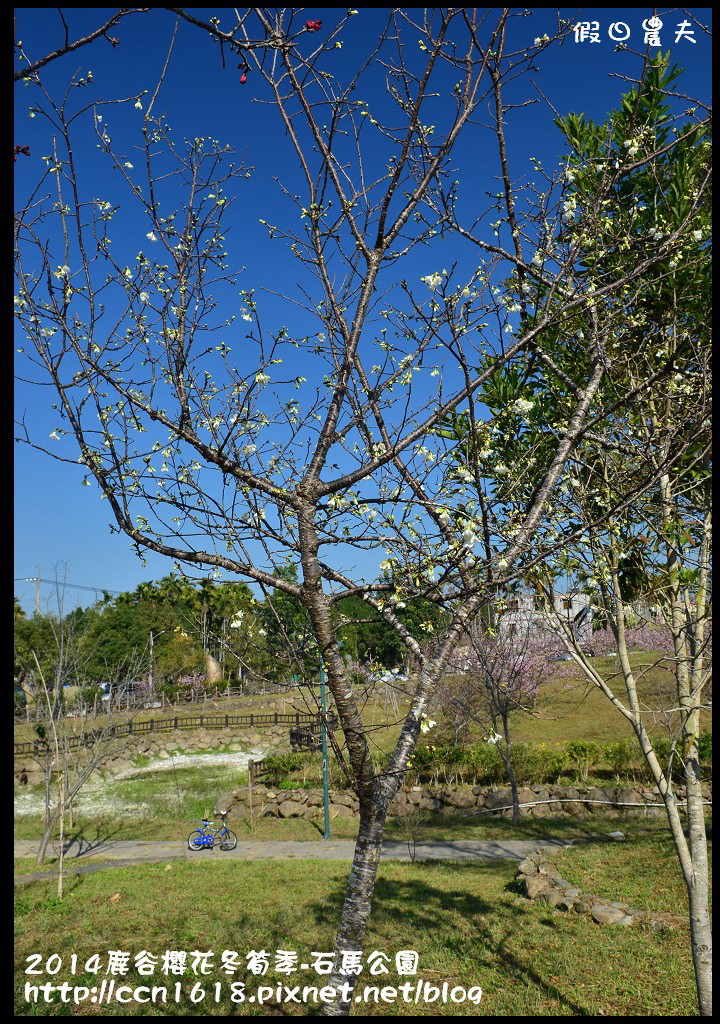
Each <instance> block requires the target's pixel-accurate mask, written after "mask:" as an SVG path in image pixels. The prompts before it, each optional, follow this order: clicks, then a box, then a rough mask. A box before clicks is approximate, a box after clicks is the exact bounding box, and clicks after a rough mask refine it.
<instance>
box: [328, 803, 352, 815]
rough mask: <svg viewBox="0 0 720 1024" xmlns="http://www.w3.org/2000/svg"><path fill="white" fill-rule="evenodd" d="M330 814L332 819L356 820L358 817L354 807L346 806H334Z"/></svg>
mask: <svg viewBox="0 0 720 1024" xmlns="http://www.w3.org/2000/svg"><path fill="white" fill-rule="evenodd" d="M333 811H334V812H335V813H334V814H333ZM330 814H331V817H335V818H354V817H355V816H356V815H355V811H354V810H353V809H352V807H346V806H345V804H332V805H331V807H330Z"/></svg>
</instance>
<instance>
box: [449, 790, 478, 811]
mask: <svg viewBox="0 0 720 1024" xmlns="http://www.w3.org/2000/svg"><path fill="white" fill-rule="evenodd" d="M476 801H477V798H476V797H475V794H474V793H473V792H472V790H470V789H458V790H455V792H454V793H453V792H451V793H449V794H448V795H447V796H446V797H445V803H447V804H449V805H450V806H451V807H475V806H477V803H476Z"/></svg>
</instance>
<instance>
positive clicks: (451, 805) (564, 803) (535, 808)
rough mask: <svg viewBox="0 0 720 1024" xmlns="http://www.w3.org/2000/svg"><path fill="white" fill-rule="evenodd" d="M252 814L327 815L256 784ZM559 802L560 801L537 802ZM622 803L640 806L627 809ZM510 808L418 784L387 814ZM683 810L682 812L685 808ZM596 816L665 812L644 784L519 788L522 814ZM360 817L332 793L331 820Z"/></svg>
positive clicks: (484, 790)
mask: <svg viewBox="0 0 720 1024" xmlns="http://www.w3.org/2000/svg"><path fill="white" fill-rule="evenodd" d="M676 794H677V796H678V798H679V800H680V801H681V800H682V798H683V797H684V789H683V787H682V786H678V787H677V789H676ZM703 794H704V795H705V797H706V799H708V800H709V799H711V791H710V788H709V787H706V786H703ZM252 796H253V813H254V814H255V815H270V816H273V817H279V818H314V817H316V816H318V815H321V814H322V813H323V808H322V803H323V797H322V789H277V788H272V787H270V786H264V785H255V786H254V787H253V791H252ZM544 800H557V801H558V802H557V803H550V804H548V803H538V802H537V801H544ZM623 804H631V805H640V806H630V807H623V806H622V805H623ZM508 805H512V796H511V793H510V790H509V789H502V788H499V787H498V786H473V787H472V788H470V787H467V788H462V787H460V788H443V789H437V788H436V789H429V788H423V787H420V786H416V787H414V788H413V789H411V790H409V791H407V790H401V791H400V792H399V793H397V794H396V796H395V797H394V799H393V801H392V803H391V804H390V808H389V814H390V815H391V816H393V817H406V816H408V815H412V814H416V813H435V814H467V815H474V814H477V813H478V812H481V811H486V812H488V813H492V815H493V816H496V815H497V816H502V817H505V818H509V817H511V816H512V811H511V810H503V808H507V807H508ZM680 810H681V811H682V810H684V808H683V807H682V804H681V805H680ZM220 811H228V812H229V813H230V816H231V817H234V818H235V819H238V818H244V817H247V816H248V814H249V791H248V788H247V787H244V788H242V789H236V790H233V791H232V792H231V793H223V794H222V795H221V796H219V797H218V799H217V800H216V802H215V812H214V813H215V814H219V813H220ZM593 812H595V813H598V814H604V815H608V814H610V815H612V814H624V813H631V814H632V813H635V814H641V815H647V816H662V815H664V813H665V810H664V807H663V804H662V802H661V800H660V796H659V794H658V793H657V791H656V790H655V789H653V790H651V789H647V788H646V787H643V786H636V787H617V786H615V787H606V788H600V787H596V786H531V787H527V788H524V789H521V790H520V813H521V815H523V816H530V817H534V818H548V817H561V816H563V815H575V814H587V813H593ZM357 813H358V799H357V797H356V795H355V794H354V793H353V792H351V791H350V790H347V791H340V792H338V791H331V792H330V817H331V818H338V817H340V818H352V817H355V816H356V815H357Z"/></svg>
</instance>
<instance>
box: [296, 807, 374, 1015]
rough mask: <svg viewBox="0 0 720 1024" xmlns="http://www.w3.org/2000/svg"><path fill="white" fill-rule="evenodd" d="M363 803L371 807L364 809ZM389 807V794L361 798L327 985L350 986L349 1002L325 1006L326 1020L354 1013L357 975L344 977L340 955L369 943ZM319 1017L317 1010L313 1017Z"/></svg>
mask: <svg viewBox="0 0 720 1024" xmlns="http://www.w3.org/2000/svg"><path fill="white" fill-rule="evenodd" d="M363 804H367V806H365V807H363ZM387 807H388V798H387V796H386V795H378V796H377V797H376V796H374V795H373V796H372V797H366V798H364V799H362V798H361V808H360V829H359V831H358V837H357V842H356V843H355V856H354V857H353V865H352V870H351V871H350V876H349V878H348V881H347V887H346V889H345V900H344V902H343V907H342V912H341V914H340V925H339V927H338V931H337V935H336V938H335V969H334V970H333V972H332V974H331V975H330V977H329V978H328V980H327V984H328V985H333V986H334V987H335V988H336V989H337V988H339V987H340V986H341V985H345V986H349V987H348V988H347V998H346V999H337V1000H336V1001H335V1002H333V1003H327V1004H326V1005H325V1006H323V1007H322V1009H321V1010H320V1015H321V1016H323V1017H347V1016H348V1015H349V1013H350V1007H351V1005H352V990H353V989H354V987H355V982H356V980H357V978H356V976H355V975H347V974H340V971H339V967H340V954H341V951H342V950H358V951H362V950H363V947H364V944H365V932H366V930H367V922H368V917H369V916H370V908H371V906H372V897H373V891H374V889H375V879H376V877H377V869H378V864H379V862H380V854H381V852H382V840H383V831H384V828H385V818H386V817H387ZM316 1015H317V1014H316V1012H315V1011H313V1014H312V1016H316Z"/></svg>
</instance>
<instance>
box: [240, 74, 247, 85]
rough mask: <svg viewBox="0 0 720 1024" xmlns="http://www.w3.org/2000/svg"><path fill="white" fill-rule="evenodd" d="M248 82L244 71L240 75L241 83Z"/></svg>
mask: <svg viewBox="0 0 720 1024" xmlns="http://www.w3.org/2000/svg"><path fill="white" fill-rule="evenodd" d="M246 82H247V75H246V74H245V72H244V71H243V73H242V74H241V75H240V85H245V83H246Z"/></svg>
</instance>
